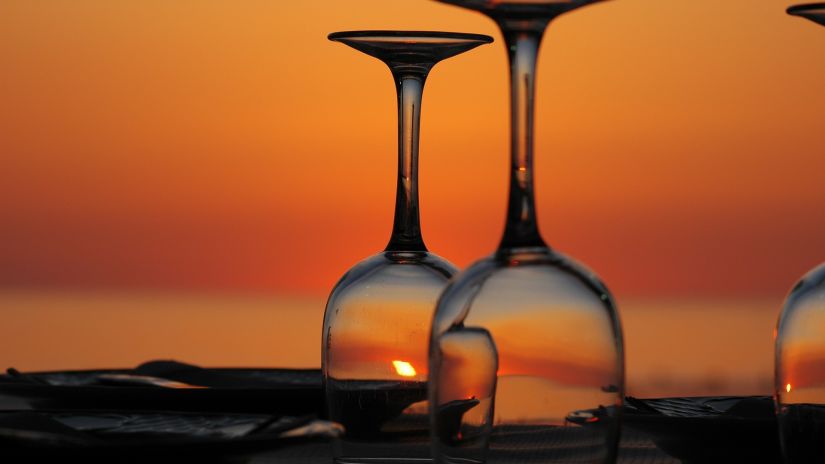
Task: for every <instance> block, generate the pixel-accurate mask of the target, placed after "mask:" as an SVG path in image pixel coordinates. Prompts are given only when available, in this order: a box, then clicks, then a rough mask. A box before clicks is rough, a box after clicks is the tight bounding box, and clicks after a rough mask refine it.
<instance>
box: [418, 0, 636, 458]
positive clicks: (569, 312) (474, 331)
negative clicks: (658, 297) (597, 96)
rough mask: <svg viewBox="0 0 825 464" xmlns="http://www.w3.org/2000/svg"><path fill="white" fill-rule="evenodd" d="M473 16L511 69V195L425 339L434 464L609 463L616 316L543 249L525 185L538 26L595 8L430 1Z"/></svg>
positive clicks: (619, 360)
mask: <svg viewBox="0 0 825 464" xmlns="http://www.w3.org/2000/svg"><path fill="white" fill-rule="evenodd" d="M439 1H442V2H443V3H450V4H454V5H458V6H462V7H465V8H469V9H473V10H477V11H480V12H482V13H484V14H486V15H487V16H489V17H490V18H492V19H493V20H494V21H495V22H496V23H497V24H498V25H499V27H500V29H501V32H502V35H503V36H504V39H505V43H506V47H507V51H508V55H509V59H510V85H511V93H510V96H511V161H510V193H509V202H508V210H507V218H506V223H505V230H504V235H503V237H502V240H501V243H500V245H499V247H498V249H497V250H496V251H495V253H494V254H493V255H492V256H490V257H488V258H485V259H482V260H480V261H477V262H476V263H475V264H473V265H471V266H470V267H469V268H468V269H466V270H464V271H462V272H461V273H459V274H458V275H456V276H455V277H454V278H453V279H452V281H451V283H450V285H449V286H448V287H447V288H446V289H445V290H444V293H442V295H441V297H440V298H439V300H438V305H437V308H436V314H435V317H434V320H433V327H432V335H431V339H430V391H429V398H430V406H431V409H430V411H431V412H430V418H431V427H432V429H433V453H434V457H435V459H436V462H439V463H464V464H467V463H482V462H493V463H502V462H507V463H509V462H530V463H572V462H576V463H607V462H613V461H615V457H616V453H617V449H618V442H619V414H620V411H621V406H622V402H623V399H624V394H623V392H624V349H623V342H622V330H621V324H620V321H619V316H618V312H617V310H616V307H615V305H614V303H613V298H612V297H611V295H610V293H609V291H608V290H607V288H606V287H605V285H604V284H603V283H602V282H601V281H600V280H599V279H598V278H597V277H596V276H595V275H594V274H593V273H591V272H590V271H589V270H587V269H586V268H585V267H583V266H581V265H580V264H577V263H576V262H575V261H573V260H572V259H570V258H567V257H565V256H564V255H562V254H560V253H558V252H556V251H555V250H553V249H551V248H550V247H548V246H547V244H546V243H545V241H544V239H543V238H542V236H541V234H540V233H539V229H538V222H537V220H536V207H535V199H534V193H533V191H534V180H533V136H534V130H533V114H534V108H533V105H534V94H535V76H536V59H537V56H538V51H539V45H540V43H541V39H542V36H543V34H544V31H545V29H546V27H547V25H548V24H549V23H550V22H551V21H552V20H553V19H554V18H556V17H558V16H559V15H561V14H563V13H565V12H568V11H570V10H574V9H576V8H579V7H582V6H585V5H588V4H590V3H594V2H595V1H598V0H510V1H508V0H498V1H489V0H439Z"/></svg>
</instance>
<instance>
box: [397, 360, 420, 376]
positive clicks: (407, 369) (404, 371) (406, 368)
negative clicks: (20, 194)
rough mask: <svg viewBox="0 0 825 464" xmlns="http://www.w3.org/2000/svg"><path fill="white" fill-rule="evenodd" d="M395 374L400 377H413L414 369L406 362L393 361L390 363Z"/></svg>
mask: <svg viewBox="0 0 825 464" xmlns="http://www.w3.org/2000/svg"><path fill="white" fill-rule="evenodd" d="M392 365H393V367H395V372H398V375H400V376H402V377H415V368H414V367H413V366H412V364H410V363H408V362H407V361H398V360H395V361H393V362H392Z"/></svg>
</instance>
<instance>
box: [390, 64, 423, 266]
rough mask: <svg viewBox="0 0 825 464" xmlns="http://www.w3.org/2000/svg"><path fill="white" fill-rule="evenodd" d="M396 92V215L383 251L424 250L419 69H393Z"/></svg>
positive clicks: (420, 74)
mask: <svg viewBox="0 0 825 464" xmlns="http://www.w3.org/2000/svg"><path fill="white" fill-rule="evenodd" d="M393 77H394V78H395V87H396V91H397V92H398V187H397V191H396V196H395V219H394V221H393V228H392V236H391V237H390V243H389V244H387V248H386V251H427V247H426V246H425V245H424V239H423V238H422V237H421V222H420V219H419V212H418V136H419V129H420V122H421V98H422V94H423V92H424V82H425V80H426V78H427V76H426V74H422V73H420V72H419V73H409V74H408V73H403V72H393Z"/></svg>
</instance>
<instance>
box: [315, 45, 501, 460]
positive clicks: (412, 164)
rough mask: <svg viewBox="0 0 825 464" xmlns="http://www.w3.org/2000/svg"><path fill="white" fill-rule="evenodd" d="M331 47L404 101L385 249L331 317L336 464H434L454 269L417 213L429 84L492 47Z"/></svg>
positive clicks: (343, 286) (352, 282) (328, 380)
mask: <svg viewBox="0 0 825 464" xmlns="http://www.w3.org/2000/svg"><path fill="white" fill-rule="evenodd" d="M329 39H330V40H333V41H337V42H341V43H344V44H346V45H349V46H350V47H352V48H354V49H356V50H359V51H361V52H364V53H366V54H368V55H370V56H373V57H375V58H378V59H380V60H381V61H383V62H384V63H386V64H387V66H389V68H390V71H391V72H392V76H393V79H394V80H395V85H396V90H397V94H398V184H397V194H396V202H395V220H394V222H393V229H392V235H391V236H390V241H389V243H388V244H387V246H386V248H385V249H384V251H382V252H381V253H378V254H377V255H375V256H372V257H370V258H367V259H366V260H364V261H361V262H360V263H358V264H356V265H355V266H354V267H353V268H352V269H350V270H349V271H348V272H347V273H346V274H344V276H343V277H342V278H341V280H340V281H339V282H338V283H337V284H336V285H335V288H334V289H333V290H332V293H331V295H330V297H329V301H328V302H327V307H326V312H325V314H324V329H323V341H322V369H323V374H324V388H325V391H326V399H327V408H328V412H329V417H330V419H332V420H334V421H337V422H340V423H342V424H343V425H344V427H345V428H346V433H345V437H344V438H343V439H341V440H338V441H336V443H335V444H334V455H335V462H338V463H361V462H369V463H378V462H393V463H405V462H427V461H430V460H431V457H430V448H429V427H428V425H429V424H428V420H427V402H426V399H427V398H426V396H427V394H426V392H427V383H426V381H427V340H428V337H429V328H430V322H431V320H432V314H433V308H434V307H435V302H436V299H437V298H438V295H439V294H440V293H441V290H443V288H444V286H445V285H446V284H447V281H448V279H449V278H450V277H451V276H452V275H453V274H454V273H455V272H456V268H455V267H454V266H453V265H452V264H450V263H449V262H447V261H446V260H444V259H443V258H441V257H439V256H437V255H435V254H433V253H430V252H429V251H427V247H426V246H425V245H424V241H423V239H422V237H421V227H420V223H419V209H418V138H419V127H420V126H419V122H420V116H421V98H422V92H423V89H424V82H425V80H426V78H427V74H428V73H429V72H430V70H431V69H432V67H433V66H434V65H435V64H436V63H438V62H439V61H441V60H444V59H446V58H450V57H452V56H455V55H458V54H460V53H463V52H466V51H468V50H470V49H472V48H475V47H477V46H479V45H482V44H485V43H490V42H492V40H493V39H492V38H491V37H488V36H484V35H477V34H457V33H446V32H402V31H358V32H337V33H334V34H330V36H329Z"/></svg>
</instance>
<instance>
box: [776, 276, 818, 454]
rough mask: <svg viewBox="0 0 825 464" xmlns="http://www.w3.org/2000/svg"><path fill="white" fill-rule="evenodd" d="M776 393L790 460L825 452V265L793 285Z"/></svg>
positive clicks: (780, 334) (779, 340) (780, 326)
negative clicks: (824, 438) (824, 440)
mask: <svg viewBox="0 0 825 464" xmlns="http://www.w3.org/2000/svg"><path fill="white" fill-rule="evenodd" d="M775 366H776V376H775V379H776V381H775V385H774V389H775V398H776V403H777V404H776V411H777V418H778V420H779V431H780V440H781V443H782V452H783V455H784V458H785V462H786V463H787V464H796V463H807V462H819V461H821V460H822V456H825V442H823V440H822V438H823V437H825V264H822V265H820V266H819V267H817V268H815V269H814V270H812V271H811V272H809V273H808V274H806V275H805V276H804V277H803V278H802V279H801V280H800V281H799V282H798V283H797V284H796V285H795V286H794V287H793V289H792V290H791V292H790V294H789V295H788V297H787V299H786V300H785V305H784V307H783V309H782V314H781V315H780V318H779V322H778V323H777V330H776V364H775Z"/></svg>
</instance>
